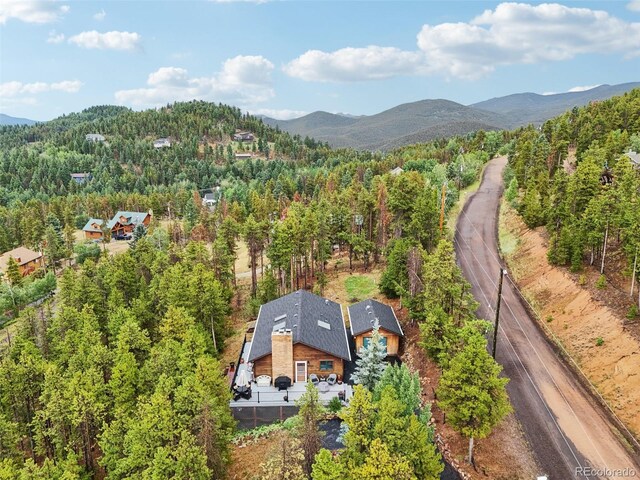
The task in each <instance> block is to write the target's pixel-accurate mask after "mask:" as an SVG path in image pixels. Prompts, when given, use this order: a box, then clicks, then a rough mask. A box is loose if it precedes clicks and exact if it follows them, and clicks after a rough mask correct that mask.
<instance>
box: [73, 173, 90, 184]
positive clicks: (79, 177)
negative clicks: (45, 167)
mask: <svg viewBox="0 0 640 480" xmlns="http://www.w3.org/2000/svg"><path fill="white" fill-rule="evenodd" d="M91 178H92V176H91V174H90V173H72V174H71V180H73V181H74V182H76V183H77V184H82V183H85V182H88V181H89V180H91Z"/></svg>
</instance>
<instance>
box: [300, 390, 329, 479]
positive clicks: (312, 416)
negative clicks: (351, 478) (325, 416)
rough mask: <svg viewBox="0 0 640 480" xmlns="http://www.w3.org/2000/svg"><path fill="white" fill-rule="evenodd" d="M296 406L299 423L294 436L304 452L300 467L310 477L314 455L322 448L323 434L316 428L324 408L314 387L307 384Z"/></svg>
mask: <svg viewBox="0 0 640 480" xmlns="http://www.w3.org/2000/svg"><path fill="white" fill-rule="evenodd" d="M296 406H298V408H299V410H298V419H299V423H298V425H297V427H296V429H295V432H294V433H295V435H296V437H297V438H298V439H299V440H300V446H301V447H302V451H303V452H304V460H303V464H302V467H303V469H304V472H305V474H306V475H307V476H309V475H311V467H312V465H313V460H314V458H315V456H316V454H317V453H318V452H319V451H320V448H321V447H322V436H323V432H321V431H320V429H319V428H318V423H319V422H320V419H321V416H322V413H323V411H324V408H323V407H322V405H321V403H320V397H319V394H318V389H317V388H316V386H315V385H314V384H313V383H311V382H307V389H306V391H305V392H304V393H303V394H302V396H301V397H300V399H299V400H298V401H296Z"/></svg>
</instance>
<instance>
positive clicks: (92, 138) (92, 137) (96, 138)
mask: <svg viewBox="0 0 640 480" xmlns="http://www.w3.org/2000/svg"><path fill="white" fill-rule="evenodd" d="M84 139H85V140H86V141H87V142H96V143H98V142H100V143H101V142H104V140H105V138H104V137H103V136H102V135H100V134H99V133H87V134H86V135H85V137H84Z"/></svg>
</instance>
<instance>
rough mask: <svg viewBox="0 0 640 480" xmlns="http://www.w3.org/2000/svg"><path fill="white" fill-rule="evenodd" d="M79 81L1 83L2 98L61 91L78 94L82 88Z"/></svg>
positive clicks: (0, 95) (0, 92)
mask: <svg viewBox="0 0 640 480" xmlns="http://www.w3.org/2000/svg"><path fill="white" fill-rule="evenodd" d="M82 85H83V84H82V82H81V81H79V80H64V81H62V82H55V83H46V82H33V83H22V82H17V81H13V82H5V83H0V97H3V98H13V97H17V96H19V95H25V94H26V95H35V94H38V93H45V92H52V91H59V92H66V93H76V92H77V91H79V90H80V87H82Z"/></svg>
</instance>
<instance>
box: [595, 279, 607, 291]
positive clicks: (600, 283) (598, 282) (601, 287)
mask: <svg viewBox="0 0 640 480" xmlns="http://www.w3.org/2000/svg"><path fill="white" fill-rule="evenodd" d="M596 288H597V289H598V290H604V289H605V288H607V277H605V276H604V275H600V276H599V277H598V280H596Z"/></svg>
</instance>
